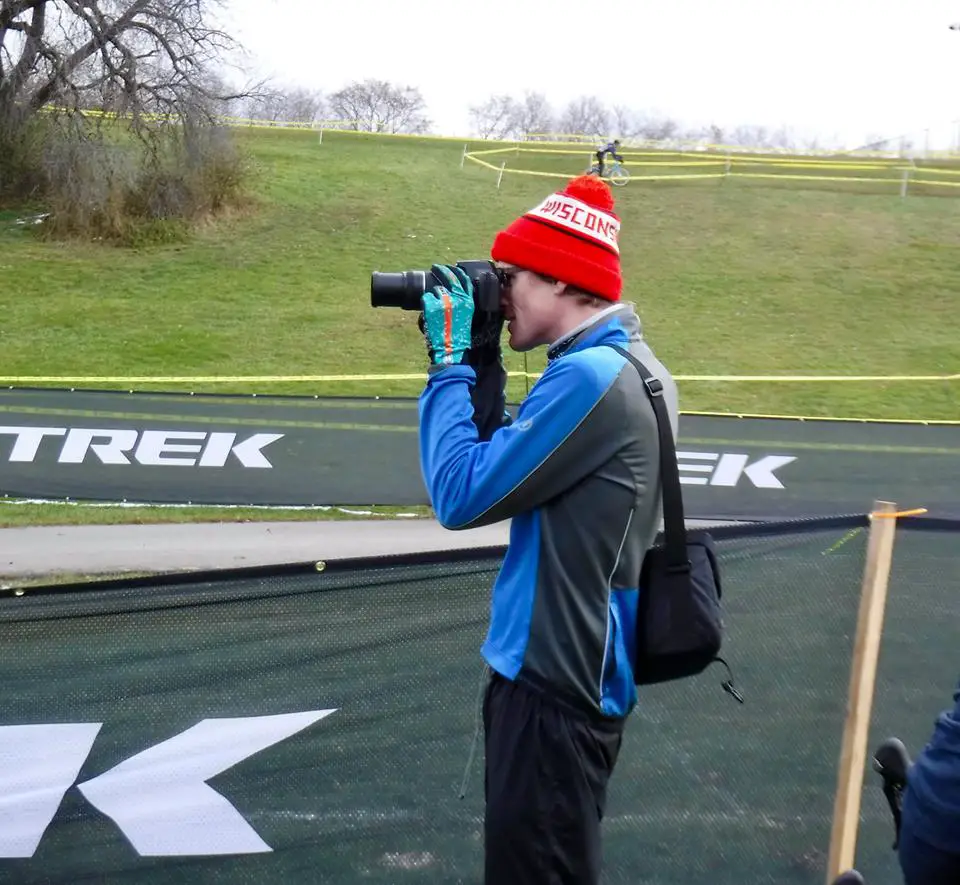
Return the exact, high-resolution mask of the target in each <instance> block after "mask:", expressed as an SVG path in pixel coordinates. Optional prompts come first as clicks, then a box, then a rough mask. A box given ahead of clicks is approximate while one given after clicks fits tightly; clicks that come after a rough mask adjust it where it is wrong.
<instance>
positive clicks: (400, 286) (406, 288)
mask: <svg viewBox="0 0 960 885" xmlns="http://www.w3.org/2000/svg"><path fill="white" fill-rule="evenodd" d="M427 277H430V279H429V280H428V279H427ZM432 285H433V274H432V273H430V271H425V270H404V271H400V272H399V273H381V272H379V271H374V273H373V274H372V275H371V277H370V304H371V306H372V307H399V308H401V309H403V310H420V299H421V298H422V297H423V293H424V292H426V291H427V289H428V288H429V287H430V286H432Z"/></svg>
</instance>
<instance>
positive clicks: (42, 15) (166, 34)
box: [0, 0, 235, 120]
mask: <svg viewBox="0 0 960 885" xmlns="http://www.w3.org/2000/svg"><path fill="white" fill-rule="evenodd" d="M218 2H219V0H0V120H3V119H5V118H8V117H9V115H10V114H11V113H13V111H14V109H15V108H16V109H19V110H20V111H21V112H22V111H27V112H31V111H34V112H35V111H37V110H39V109H40V108H42V107H44V105H47V104H49V103H57V104H61V105H66V106H67V107H71V108H76V107H81V106H83V105H84V104H89V102H90V99H91V96H92V97H95V98H96V97H99V98H100V99H102V100H103V102H104V103H106V104H108V105H109V106H110V107H111V109H115V110H118V111H121V112H124V113H128V114H132V115H134V116H136V115H138V114H140V113H142V112H144V111H177V110H178V106H179V104H180V103H181V102H182V101H183V100H184V99H185V96H186V97H188V98H187V100H189V101H190V102H192V103H193V104H194V105H196V104H197V103H198V102H199V101H200V100H201V99H204V100H207V101H211V102H216V101H217V100H219V99H226V98H229V97H230V94H228V93H224V94H221V93H218V92H214V91H211V85H213V84H214V82H215V81H213V80H212V79H211V78H210V76H209V72H210V71H211V70H213V69H214V67H215V66H216V64H217V63H218V62H219V61H221V60H222V58H223V56H224V53H225V52H226V51H227V50H229V49H231V48H233V47H234V45H235V44H234V42H233V40H232V39H231V38H230V37H229V36H228V35H227V34H225V33H224V32H223V31H221V30H219V29H217V28H216V27H213V26H212V25H211V24H210V23H209V21H208V19H209V13H210V10H211V8H212V7H213V6H214V5H216V4H217V3H218Z"/></svg>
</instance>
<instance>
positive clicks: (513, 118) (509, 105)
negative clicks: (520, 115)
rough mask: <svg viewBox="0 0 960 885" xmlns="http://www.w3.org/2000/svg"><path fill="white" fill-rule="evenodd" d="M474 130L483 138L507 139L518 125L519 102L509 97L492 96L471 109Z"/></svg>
mask: <svg viewBox="0 0 960 885" xmlns="http://www.w3.org/2000/svg"><path fill="white" fill-rule="evenodd" d="M469 111H470V119H471V121H472V122H473V128H474V129H475V130H476V132H477V134H478V135H479V136H480V137H481V138H507V136H509V135H511V134H513V133H514V130H515V128H516V125H517V111H518V108H517V102H516V101H515V100H514V99H513V98H512V97H511V96H509V95H491V96H490V98H488V99H487V100H486V101H485V102H484V103H483V104H479V105H471V106H470V108H469Z"/></svg>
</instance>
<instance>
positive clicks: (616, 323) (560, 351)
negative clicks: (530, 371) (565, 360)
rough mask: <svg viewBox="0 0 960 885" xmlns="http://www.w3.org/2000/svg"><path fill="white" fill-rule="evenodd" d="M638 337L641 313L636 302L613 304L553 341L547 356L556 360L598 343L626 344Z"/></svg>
mask: <svg viewBox="0 0 960 885" xmlns="http://www.w3.org/2000/svg"><path fill="white" fill-rule="evenodd" d="M639 337H640V317H638V316H637V312H636V310H635V309H634V306H633V305H632V304H611V305H610V307H607V308H605V309H604V310H601V311H600V312H599V313H596V314H594V315H593V316H592V317H590V319H588V320H586V321H584V322H582V323H581V324H580V325H579V326H577V327H576V328H574V329H571V330H570V331H569V332H567V334H566V335H564V336H563V337H561V338H558V339H557V340H556V341H554V342H553V344H551V345H550V347H549V348H548V349H547V359H548V360H555V359H557V358H558V357H561V356H565V355H566V354H568V353H575V352H576V351H578V350H583V349H584V348H587V347H596V346H597V345H598V344H607V343H615V344H626V343H627V342H629V341H631V340H632V339H635V338H639Z"/></svg>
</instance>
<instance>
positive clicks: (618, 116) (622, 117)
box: [610, 104, 640, 138]
mask: <svg viewBox="0 0 960 885" xmlns="http://www.w3.org/2000/svg"><path fill="white" fill-rule="evenodd" d="M610 118H611V123H612V125H613V128H614V130H615V131H616V134H617V135H618V136H620V137H621V138H633V136H635V135H638V134H639V133H640V121H639V119H638V117H637V113H636V111H634V110H632V109H631V108H628V107H625V106H624V105H621V104H617V105H614V106H613V108H612V109H611V111H610Z"/></svg>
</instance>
